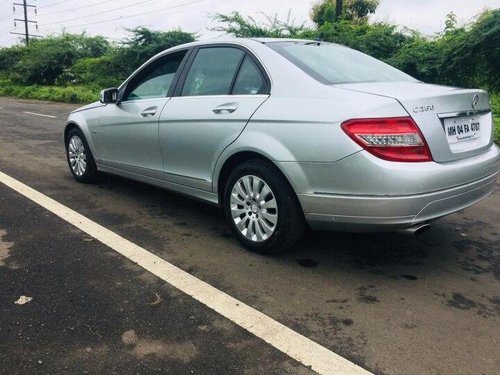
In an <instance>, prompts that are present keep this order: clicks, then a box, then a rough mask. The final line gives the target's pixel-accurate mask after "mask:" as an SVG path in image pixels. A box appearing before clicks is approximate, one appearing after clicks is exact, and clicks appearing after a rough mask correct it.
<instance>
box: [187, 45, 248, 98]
mask: <svg viewBox="0 0 500 375" xmlns="http://www.w3.org/2000/svg"><path fill="white" fill-rule="evenodd" d="M244 55H245V52H243V51H242V50H240V49H238V48H232V47H208V48H201V49H200V50H199V51H198V53H197V54H196V57H195V58H194V61H193V64H192V65H191V68H190V69H189V72H188V74H187V76H186V81H185V83H184V87H183V89H182V93H181V95H182V96H198V95H228V94H229V91H230V90H231V85H232V83H233V80H234V77H235V75H236V72H237V70H238V68H239V66H240V64H241V60H242V59H243V57H244Z"/></svg>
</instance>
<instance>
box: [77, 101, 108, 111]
mask: <svg viewBox="0 0 500 375" xmlns="http://www.w3.org/2000/svg"><path fill="white" fill-rule="evenodd" d="M105 105H106V104H104V103H101V102H94V103H90V104H87V105H84V106H83V107H80V108H77V109H75V110H74V111H73V112H71V113H76V112H81V111H87V110H89V109H93V108H99V107H103V106H105Z"/></svg>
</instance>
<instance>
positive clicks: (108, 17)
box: [0, 0, 500, 47]
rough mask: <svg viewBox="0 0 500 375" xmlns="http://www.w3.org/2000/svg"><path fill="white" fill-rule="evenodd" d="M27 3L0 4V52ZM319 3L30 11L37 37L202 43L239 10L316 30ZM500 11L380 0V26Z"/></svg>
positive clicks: (225, 1) (70, 3)
mask: <svg viewBox="0 0 500 375" xmlns="http://www.w3.org/2000/svg"><path fill="white" fill-rule="evenodd" d="M22 1H23V0H15V1H12V0H0V47H6V46H10V45H12V44H15V43H17V42H19V38H21V36H18V35H12V34H10V32H19V33H24V23H23V22H19V21H16V24H17V26H16V27H14V24H13V23H14V18H18V19H23V18H24V14H23V9H22V7H21V6H18V5H16V6H15V12H14V11H13V5H12V3H13V2H15V3H22ZM316 2H318V0H28V1H27V3H28V4H33V5H36V14H35V8H34V7H29V8H28V19H29V20H33V21H36V24H37V25H38V30H36V28H35V23H30V25H29V26H30V33H32V34H38V35H50V34H58V33H61V32H62V31H63V30H65V31H66V32H71V33H80V32H83V31H85V32H86V33H87V34H88V35H103V36H105V37H107V38H109V40H111V41H113V40H116V41H118V40H121V39H123V38H124V37H126V36H127V32H126V30H125V29H126V28H134V27H137V26H146V27H149V28H152V29H155V30H164V31H166V30H171V29H178V28H180V29H182V30H183V31H188V32H193V33H196V34H197V35H199V38H200V39H212V38H218V37H220V36H221V33H218V32H214V31H210V30H209V29H210V28H211V27H214V26H216V25H217V23H215V22H214V21H213V20H212V19H211V18H210V15H211V14H214V13H222V14H228V13H230V12H231V11H233V10H237V11H238V12H240V13H241V14H242V15H244V16H251V17H253V18H254V19H256V20H257V21H264V20H265V16H264V15H270V16H274V15H277V16H278V18H279V19H286V18H287V16H288V15H289V14H290V19H291V20H293V21H294V23H295V24H297V25H300V24H305V25H306V26H312V22H311V20H310V17H309V15H310V11H311V8H312V6H313V4H315V3H316ZM495 8H500V0H381V2H380V6H379V7H378V9H377V11H376V14H375V15H373V16H372V19H373V20H375V21H387V22H391V23H396V24H398V25H401V26H406V27H409V28H412V29H416V30H419V31H420V32H422V33H423V34H426V35H432V34H434V33H436V32H439V31H442V30H443V29H444V20H445V16H446V14H447V13H448V12H450V11H453V12H454V13H455V14H456V15H457V18H458V21H459V23H462V24H463V23H467V22H470V21H471V20H472V19H473V17H474V16H476V15H477V14H479V13H481V11H482V10H484V9H495Z"/></svg>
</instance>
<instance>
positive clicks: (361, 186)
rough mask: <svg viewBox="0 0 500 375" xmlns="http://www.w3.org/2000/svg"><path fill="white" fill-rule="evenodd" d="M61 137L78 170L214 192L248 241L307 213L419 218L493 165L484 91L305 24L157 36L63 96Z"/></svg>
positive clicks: (478, 183)
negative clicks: (409, 69)
mask: <svg viewBox="0 0 500 375" xmlns="http://www.w3.org/2000/svg"><path fill="white" fill-rule="evenodd" d="M64 142H65V145H66V151H67V152H66V154H67V160H68V164H69V167H70V170H71V173H72V174H73V176H74V177H75V179H76V180H78V181H80V182H92V181H94V180H95V178H96V176H97V174H98V172H99V171H102V172H106V173H112V174H117V175H120V176H124V177H128V178H132V179H135V180H139V181H142V182H145V183H149V184H153V185H156V186H159V187H162V188H166V189H169V190H173V191H176V192H178V193H182V194H185V195H189V196H191V197H194V198H198V199H201V200H203V201H206V202H209V203H213V204H216V205H219V206H221V207H222V208H223V210H224V211H225V215H226V217H227V220H228V223H229V225H230V226H231V228H232V230H233V231H234V233H235V235H236V237H237V238H238V239H239V241H240V242H241V243H242V244H243V245H245V246H246V247H247V248H249V249H251V250H253V251H257V252H261V253H275V252H279V251H282V250H284V249H287V248H289V247H290V246H292V245H293V244H294V243H295V242H296V241H297V240H298V239H299V238H300V237H301V236H302V234H303V231H304V228H305V226H306V225H309V226H310V227H312V228H313V229H326V230H341V231H392V230H400V229H405V228H420V227H421V226H422V225H425V224H427V223H428V222H430V221H432V220H434V219H437V218H440V217H442V216H445V215H448V214H450V213H452V212H455V211H457V210H460V209H463V208H465V207H467V206H470V205H472V204H474V203H476V202H478V201H480V200H481V199H483V198H485V197H487V196H488V195H489V194H490V193H491V192H492V190H493V188H494V185H495V183H496V178H497V175H498V172H499V168H500V152H499V148H498V147H497V146H496V145H495V144H494V143H493V125H492V113H491V109H490V101H489V97H488V94H487V93H486V92H485V91H483V90H473V89H462V88H456V87H446V86H438V85H433V84H426V83H423V82H421V81H418V80H417V79H415V78H412V77H411V76H409V75H407V74H405V73H403V72H401V71H399V70H397V69H395V68H393V67H391V66H389V65H387V64H385V63H383V62H381V61H379V60H377V59H374V58H372V57H370V56H368V55H365V54H363V53H361V52H358V51H356V50H353V49H350V48H347V47H344V46H341V45H337V44H331V43H326V42H321V41H311V40H291V39H290V40H286V39H285V40H284V39H229V40H225V41H222V40H217V41H208V42H207V41H205V42H195V43H189V44H184V45H180V46H177V47H174V48H171V49H168V50H166V51H164V52H161V53H160V54H158V55H156V56H154V57H153V58H151V59H150V60H149V61H147V62H146V63H144V65H142V66H141V67H140V68H138V69H137V70H136V71H135V72H134V73H133V74H132V75H131V76H130V77H129V78H128V79H127V80H125V82H123V83H122V84H121V85H120V86H119V87H118V88H110V89H106V90H103V91H102V93H101V99H100V101H98V102H96V103H92V104H89V105H87V106H85V107H82V108H79V109H77V110H75V111H74V112H72V113H71V115H70V116H69V119H68V121H67V125H66V128H65V131H64Z"/></svg>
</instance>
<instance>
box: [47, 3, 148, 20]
mask: <svg viewBox="0 0 500 375" xmlns="http://www.w3.org/2000/svg"><path fill="white" fill-rule="evenodd" d="M114 1H121V0H107V1H101V2H98V3H94V4H90V5H85V6H82V7H78V8H72V9H64V10H57V11H55V12H50V13H43V15H44V16H51V15H53V14H59V13H67V12H72V11H75V10H80V9H85V8H92V7H95V6H98V5H102V4H106V3H111V2H114ZM148 1H149V0H148ZM135 5H136V4H135ZM89 17H90V16H89Z"/></svg>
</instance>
